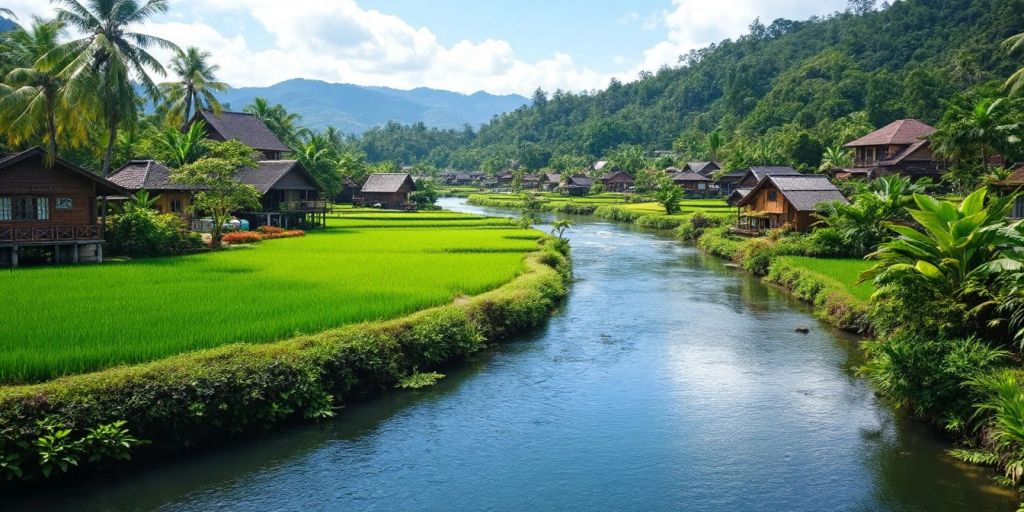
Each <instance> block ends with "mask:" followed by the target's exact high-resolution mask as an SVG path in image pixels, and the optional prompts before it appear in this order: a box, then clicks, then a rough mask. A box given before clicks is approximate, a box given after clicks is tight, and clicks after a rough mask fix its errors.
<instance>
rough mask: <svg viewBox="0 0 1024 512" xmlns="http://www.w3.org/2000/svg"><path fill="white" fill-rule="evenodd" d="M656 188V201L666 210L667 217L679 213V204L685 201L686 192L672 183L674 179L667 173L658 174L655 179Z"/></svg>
mask: <svg viewBox="0 0 1024 512" xmlns="http://www.w3.org/2000/svg"><path fill="white" fill-rule="evenodd" d="M655 183H656V188H655V189H654V199H655V200H656V201H657V202H658V204H660V205H661V206H662V207H663V208H665V213H666V214H667V215H675V214H676V213H679V202H680V201H682V200H683V196H684V195H685V192H684V191H683V189H682V188H680V187H678V186H676V184H675V183H673V182H672V178H671V177H670V176H669V175H668V174H665V173H658V174H657V177H656V178H655Z"/></svg>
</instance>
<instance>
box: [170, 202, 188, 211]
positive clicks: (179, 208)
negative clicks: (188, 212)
mask: <svg viewBox="0 0 1024 512" xmlns="http://www.w3.org/2000/svg"><path fill="white" fill-rule="evenodd" d="M184 211H185V209H184V208H182V204H181V199H171V213H182V212H184Z"/></svg>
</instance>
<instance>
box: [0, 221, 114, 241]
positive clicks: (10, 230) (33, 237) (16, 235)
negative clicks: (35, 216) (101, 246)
mask: <svg viewBox="0 0 1024 512" xmlns="http://www.w3.org/2000/svg"><path fill="white" fill-rule="evenodd" d="M101 233H102V230H101V229H100V226H99V224H89V225H79V226H0V243H2V242H6V243H18V242H75V241H78V240H99V239H100V234H101Z"/></svg>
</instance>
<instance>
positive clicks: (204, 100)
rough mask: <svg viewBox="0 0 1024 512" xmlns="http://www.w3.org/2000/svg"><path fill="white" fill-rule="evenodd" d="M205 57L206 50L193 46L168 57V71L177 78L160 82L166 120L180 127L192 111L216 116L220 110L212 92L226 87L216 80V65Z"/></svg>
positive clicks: (187, 119)
mask: <svg viewBox="0 0 1024 512" xmlns="http://www.w3.org/2000/svg"><path fill="white" fill-rule="evenodd" d="M209 60H210V52H205V51H200V50H199V49H198V48H196V47H194V46H190V47H188V48H186V49H185V50H184V51H181V50H179V51H178V52H177V53H176V54H175V55H174V58H173V59H171V71H172V72H173V73H174V74H175V76H176V77H177V80H176V81H174V82H166V83H162V84H160V92H161V93H163V97H164V108H165V109H166V111H167V115H168V118H169V120H170V121H171V122H172V123H173V124H175V125H181V126H182V128H183V129H184V127H185V125H186V124H187V123H188V122H189V119H191V118H192V112H193V111H195V112H199V111H200V110H211V111H213V113H214V115H218V116H219V115H220V114H221V111H222V110H223V107H222V106H221V104H220V102H219V101H217V96H216V95H215V94H214V93H215V92H222V91H224V90H226V89H227V88H228V85H227V84H226V83H224V82H219V81H217V76H216V73H217V71H218V70H219V69H220V66H218V65H216V64H210V63H209Z"/></svg>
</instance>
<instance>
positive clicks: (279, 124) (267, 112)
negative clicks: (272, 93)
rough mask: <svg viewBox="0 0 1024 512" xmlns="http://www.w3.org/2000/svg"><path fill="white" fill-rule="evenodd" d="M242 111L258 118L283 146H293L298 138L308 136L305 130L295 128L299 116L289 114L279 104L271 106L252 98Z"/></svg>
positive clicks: (265, 101)
mask: <svg viewBox="0 0 1024 512" xmlns="http://www.w3.org/2000/svg"><path fill="white" fill-rule="evenodd" d="M243 110H244V111H245V112H248V113H250V114H252V115H254V116H256V117H258V118H260V120H261V121H263V122H264V123H266V124H267V128H270V131H272V132H274V135H277V137H278V138H279V139H281V140H282V141H283V142H284V143H285V144H288V145H294V144H295V143H296V142H297V141H298V139H299V137H301V136H308V135H309V133H308V131H307V130H305V129H297V128H296V125H297V124H298V122H299V119H301V116H299V115H298V114H292V113H289V112H288V111H287V110H285V109H284V107H283V106H281V105H280V104H277V105H273V106H271V105H270V102H269V101H268V100H267V99H266V98H260V97H257V98H254V99H253V100H252V103H251V104H249V105H247V106H246V107H245V108H244V109H243Z"/></svg>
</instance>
